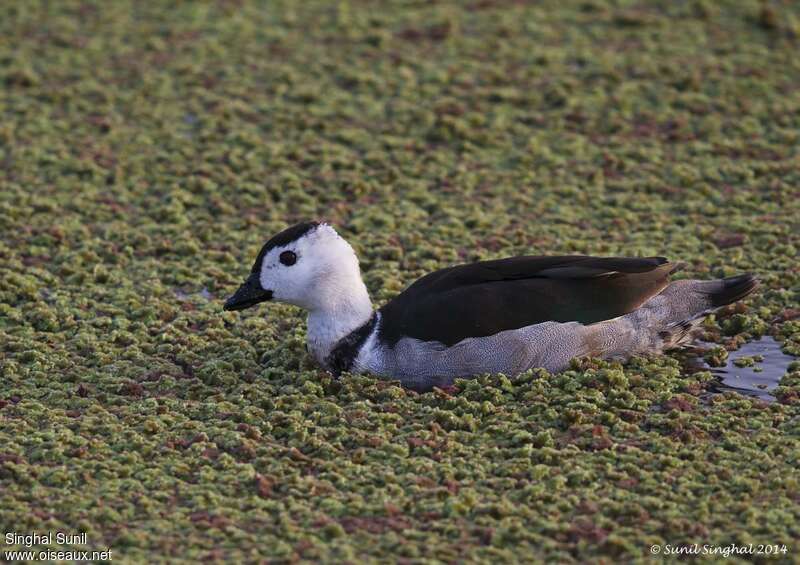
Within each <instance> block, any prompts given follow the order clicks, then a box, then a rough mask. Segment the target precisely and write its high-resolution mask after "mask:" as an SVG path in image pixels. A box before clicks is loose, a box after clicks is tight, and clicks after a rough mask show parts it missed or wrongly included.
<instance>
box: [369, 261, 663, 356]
mask: <svg viewBox="0 0 800 565" xmlns="http://www.w3.org/2000/svg"><path fill="white" fill-rule="evenodd" d="M677 268H678V267H677V266H676V265H675V264H674V263H669V262H668V261H667V260H666V259H665V258H663V257H646V258H635V259H629V258H624V257H587V256H582V255H570V256H558V257H532V256H528V257H512V258H509V259H500V260H496V261H483V262H479V263H472V264H468V265H459V266H457V267H450V268H447V269H442V270H439V271H435V272H433V273H430V274H428V275H425V276H424V277H422V278H421V279H419V280H417V281H416V282H415V283H414V284H412V285H411V286H409V287H408V288H407V289H406V290H404V291H403V292H402V293H400V294H399V295H398V296H397V297H396V298H395V299H394V300H392V301H391V302H389V303H388V304H386V305H385V306H384V307H383V308H381V309H380V312H381V329H380V333H381V337H382V339H384V340H385V341H387V342H389V343H390V344H392V345H393V344H395V343H396V342H397V340H399V339H400V338H401V337H404V336H410V337H414V338H417V339H420V340H423V341H439V342H442V343H444V344H446V345H453V344H455V343H458V342H459V341H461V340H462V339H464V338H467V337H484V336H487V335H493V334H496V333H497V332H500V331H504V330H510V329H516V328H521V327H524V326H528V325H531V324H537V323H541V322H547V321H556V322H571V321H575V322H581V323H584V324H590V323H593V322H599V321H602V320H608V319H611V318H616V317H617V316H621V315H623V314H627V313H628V312H631V311H633V310H635V309H636V308H638V307H639V306H641V305H642V303H644V302H645V301H646V300H647V299H648V298H650V297H652V296H654V295H656V294H658V293H659V292H660V291H661V290H662V289H663V288H664V287H665V286H666V285H667V283H668V282H669V281H668V277H669V275H670V274H671V273H672V272H674V271H675V270H676V269H677Z"/></svg>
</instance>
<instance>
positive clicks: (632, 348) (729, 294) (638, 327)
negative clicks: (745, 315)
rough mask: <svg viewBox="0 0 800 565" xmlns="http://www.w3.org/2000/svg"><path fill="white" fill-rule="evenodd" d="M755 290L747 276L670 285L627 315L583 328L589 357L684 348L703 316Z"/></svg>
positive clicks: (684, 281) (756, 281)
mask: <svg viewBox="0 0 800 565" xmlns="http://www.w3.org/2000/svg"><path fill="white" fill-rule="evenodd" d="M757 286H758V279H757V278H756V277H755V276H753V275H752V274H749V273H747V274H743V275H737V276H735V277H727V278H724V279H717V280H712V281H697V280H681V281H675V282H673V283H670V284H669V285H668V286H667V287H666V288H665V289H664V290H663V291H661V293H660V294H658V295H656V296H654V297H653V298H651V299H650V300H648V301H647V302H645V303H644V304H643V305H642V306H641V307H640V308H639V309H637V310H634V311H633V312H631V313H630V314H626V315H625V316H620V317H619V318H615V319H613V320H608V321H605V322H599V323H597V324H592V325H590V326H587V330H588V331H589V332H590V335H589V340H590V341H591V343H592V345H593V347H592V349H593V352H592V354H593V355H596V356H600V357H606V358H620V357H627V356H629V355H631V354H634V353H656V352H659V351H663V350H665V349H674V348H676V347H680V346H681V345H685V344H686V343H687V342H689V341H690V340H691V339H692V335H693V331H694V330H695V328H696V327H697V325H698V324H699V323H700V321H701V320H702V319H703V318H704V317H705V316H706V315H707V314H710V313H711V312H713V311H714V310H716V309H717V308H720V307H722V306H726V305H727V304H732V303H733V302H736V301H738V300H741V299H742V298H744V297H745V296H747V295H748V294H750V293H751V292H753V291H754V290H755V289H756V287H757Z"/></svg>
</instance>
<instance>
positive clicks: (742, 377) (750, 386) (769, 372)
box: [690, 336, 795, 402]
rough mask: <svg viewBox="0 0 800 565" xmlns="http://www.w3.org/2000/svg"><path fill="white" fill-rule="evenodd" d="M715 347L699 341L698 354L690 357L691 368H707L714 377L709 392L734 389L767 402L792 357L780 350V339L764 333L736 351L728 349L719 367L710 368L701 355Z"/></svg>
mask: <svg viewBox="0 0 800 565" xmlns="http://www.w3.org/2000/svg"><path fill="white" fill-rule="evenodd" d="M715 346H716V344H712V343H706V342H701V343H699V344H698V348H697V350H696V352H697V353H700V355H698V356H696V357H695V356H693V357H692V359H691V360H690V367H691V368H692V369H694V370H701V371H709V372H710V373H711V374H713V375H714V376H715V377H716V380H715V382H713V383H711V384H710V385H709V390H710V391H711V392H712V393H717V394H719V393H723V392H730V391H735V392H738V393H740V394H744V395H747V396H754V397H757V398H760V399H762V400H765V401H767V402H774V401H775V397H774V396H773V395H772V391H773V390H775V388H776V387H777V386H778V383H779V382H780V381H781V379H782V378H783V376H784V375H785V374H786V371H787V369H788V368H789V364H790V363H791V362H792V361H794V360H795V358H794V357H792V356H791V355H787V354H786V353H784V352H783V351H781V343H780V342H779V341H776V340H775V339H774V338H772V337H769V336H765V337H763V338H761V339H759V340H757V341H751V342H748V343H745V344H744V345H742V346H741V347H740V348H739V349H737V350H736V351H730V352H729V353H728V358H727V359H726V360H725V364H724V366H721V367H712V366H711V365H709V364H708V363H707V362H706V360H705V359H704V358H703V356H702V352H704V351H708V350H709V349H710V348H712V347H715Z"/></svg>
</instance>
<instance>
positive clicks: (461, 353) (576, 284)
mask: <svg viewBox="0 0 800 565" xmlns="http://www.w3.org/2000/svg"><path fill="white" fill-rule="evenodd" d="M678 268H680V265H679V264H676V263H670V262H669V261H667V260H666V259H665V258H663V257H644V258H624V257H587V256H581V255H566V256H539V257H535V256H522V257H510V258H508V259H499V260H495V261H481V262H478V263H471V264H466V265H458V266H455V267H449V268H446V269H441V270H438V271H435V272H433V273H430V274H428V275H425V276H424V277H422V278H420V279H419V280H417V281H416V282H414V283H413V284H412V285H411V286H409V287H408V288H407V289H406V290H404V291H403V292H401V293H400V294H399V295H398V296H397V297H395V298H394V299H393V300H391V301H389V302H388V303H387V304H386V305H384V306H383V307H382V308H380V309H378V310H373V307H372V302H371V301H370V298H369V294H368V292H367V288H366V286H364V282H363V280H362V279H361V271H360V269H359V266H358V258H357V257H356V254H355V252H354V251H353V248H352V247H350V245H349V244H348V243H347V242H346V241H345V240H344V239H343V238H342V237H340V236H339V234H337V233H336V231H335V230H334V229H333V228H332V227H331V226H330V225H328V224H324V223H317V222H308V223H302V224H297V225H295V226H293V227H290V228H288V229H286V230H284V231H282V232H281V233H279V234H278V235H276V236H275V237H273V238H272V239H270V240H269V241H268V242H267V243H266V244H265V245H264V247H262V249H261V252H260V253H259V254H258V257H256V261H255V264H254V265H253V268H252V271H251V273H250V276H249V277H248V279H247V280H246V281H245V282H244V284H242V285H241V287H240V288H239V289H238V290H237V291H236V293H235V294H234V295H233V296H231V297H230V298H229V299H228V300H227V302H226V303H225V310H241V309H244V308H249V307H250V306H254V305H256V304H258V303H260V302H263V301H266V300H276V301H278V302H285V303H288V304H294V305H295V306H300V307H301V308H305V309H306V310H308V338H307V339H308V349H309V351H310V352H311V354H312V355H313V356H314V358H315V359H316V360H317V362H318V363H319V364H320V365H322V366H323V367H324V368H325V369H327V370H328V371H330V372H332V373H333V374H335V375H339V374H340V373H342V372H343V371H350V372H364V373H374V374H376V375H380V376H382V377H385V378H391V379H398V380H400V382H401V383H402V384H403V385H405V386H408V387H411V388H414V389H417V390H427V389H430V388H431V387H434V386H445V385H448V384H451V383H452V382H453V381H454V379H456V378H457V377H470V376H475V375H479V374H483V373H504V374H506V375H515V374H517V373H520V372H522V371H525V370H527V369H530V368H533V367H543V368H545V369H548V370H550V371H560V370H563V369H565V368H566V367H567V366H568V365H569V362H570V360H571V359H572V358H573V357H584V356H593V357H602V358H606V359H624V358H626V357H628V356H630V355H634V354H643V353H657V352H660V351H663V350H665V349H669V348H673V347H676V346H678V345H681V344H683V343H685V342H686V341H688V340H689V339H690V332H691V329H692V328H693V326H694V325H695V324H696V323H698V322H699V321H700V320H701V319H702V318H703V317H704V316H705V315H706V314H708V313H710V312H712V311H713V310H714V309H716V308H718V307H720V306H724V305H726V304H730V303H732V302H735V301H737V300H740V299H741V298H743V297H745V296H747V295H748V294H750V293H751V292H752V291H753V289H754V288H755V287H756V285H757V280H756V278H755V277H754V276H753V275H751V274H743V275H739V276H735V277H728V278H724V279H718V280H710V281H699V280H677V281H673V282H670V281H669V276H670V275H671V274H672V273H674V272H675V271H676V270H677V269H678Z"/></svg>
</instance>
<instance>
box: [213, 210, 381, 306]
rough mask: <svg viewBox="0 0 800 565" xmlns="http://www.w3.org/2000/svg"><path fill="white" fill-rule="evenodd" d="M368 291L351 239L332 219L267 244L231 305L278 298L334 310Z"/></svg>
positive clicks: (294, 228)
mask: <svg viewBox="0 0 800 565" xmlns="http://www.w3.org/2000/svg"><path fill="white" fill-rule="evenodd" d="M362 295H366V288H365V287H364V283H363V281H362V279H361V271H360V270H359V266H358V258H357V257H356V254H355V252H354V251H353V248H352V247H350V244H349V243H347V241H345V240H344V239H343V238H342V237H341V236H339V234H338V233H336V230H334V229H333V228H332V227H331V226H329V225H328V224H324V223H322V224H321V223H317V222H306V223H302V224H297V225H295V226H292V227H290V228H288V229H286V230H284V231H282V232H280V233H279V234H277V235H275V236H274V237H273V238H271V239H270V240H269V241H267V243H265V244H264V246H263V247H262V248H261V251H260V252H259V254H258V257H257V258H256V261H255V263H254V264H253V268H252V270H251V273H250V276H249V278H248V279H247V280H246V281H245V282H244V284H242V285H241V287H239V290H237V291H236V293H235V294H234V295H233V296H231V297H230V298H229V299H228V301H227V302H226V303H225V309H226V310H242V309H244V308H249V307H250V306H254V305H255V304H258V303H259V302H263V301H266V300H275V301H277V302H285V303H287V304H293V305H295V306H300V307H302V308H305V309H307V310H309V311H311V312H315V311H325V312H329V313H330V314H331V315H334V314H335V313H336V311H337V310H340V309H347V307H348V306H347V304H348V303H350V302H352V301H353V299H354V297H355V298H357V299H361V298H362ZM368 300H369V299H368V298H367V301H368ZM370 308H371V305H370Z"/></svg>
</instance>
